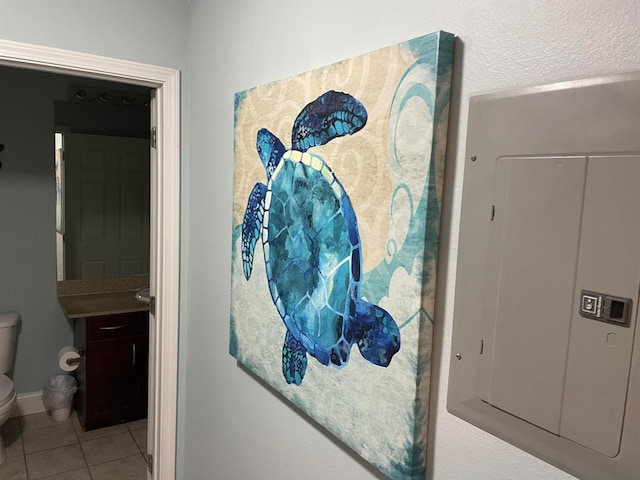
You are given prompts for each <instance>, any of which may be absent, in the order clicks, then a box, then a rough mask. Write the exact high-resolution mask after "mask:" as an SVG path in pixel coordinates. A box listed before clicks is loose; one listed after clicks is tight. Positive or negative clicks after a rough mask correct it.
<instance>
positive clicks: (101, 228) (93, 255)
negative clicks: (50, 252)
mask: <svg viewBox="0 0 640 480" xmlns="http://www.w3.org/2000/svg"><path fill="white" fill-rule="evenodd" d="M64 163H65V193H64V195H65V236H64V245H65V247H64V257H65V264H66V265H65V267H66V268H65V278H67V279H94V278H112V277H124V276H128V275H141V274H148V273H149V140H148V139H140V138H127V137H113V136H105V135H85V134H75V133H67V134H65V135H64Z"/></svg>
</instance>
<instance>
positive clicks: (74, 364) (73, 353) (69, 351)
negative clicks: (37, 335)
mask: <svg viewBox="0 0 640 480" xmlns="http://www.w3.org/2000/svg"><path fill="white" fill-rule="evenodd" d="M80 358H81V355H80V353H79V352H78V350H76V349H75V348H73V347H70V346H66V347H62V348H61V349H60V351H59V352H58V366H59V367H60V370H62V371H64V372H73V371H74V370H76V369H77V368H78V367H79V366H80V362H78V360H79V359H80ZM69 360H71V364H70V362H69Z"/></svg>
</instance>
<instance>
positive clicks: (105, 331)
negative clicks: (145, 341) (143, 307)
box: [87, 313, 140, 341]
mask: <svg viewBox="0 0 640 480" xmlns="http://www.w3.org/2000/svg"><path fill="white" fill-rule="evenodd" d="M139 331H140V315H138V314H131V313H123V314H119V315H118V314H116V315H104V316H100V317H89V318H87V341H91V340H101V339H104V338H115V337H126V336H133V335H137V334H138V332H139Z"/></svg>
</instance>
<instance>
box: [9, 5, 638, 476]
mask: <svg viewBox="0 0 640 480" xmlns="http://www.w3.org/2000/svg"><path fill="white" fill-rule="evenodd" d="M105 6H106V7H107V8H105ZM97 11H100V12H102V17H100V20H99V21H98V22H96V21H95V19H96V15H95V12H97ZM2 12H3V15H2V17H0V38H5V39H12V40H19V41H24V42H31V43H41V44H45V45H49V46H56V47H63V48H68V49H72V50H78V51H87V52H91V53H98V54H103V55H109V56H115V57H119V58H125V59H132V60H138V61H143V62H147V63H156V64H160V65H167V66H171V67H175V68H180V69H181V70H183V71H186V73H187V75H185V76H184V77H183V80H184V82H185V83H184V85H183V92H184V95H183V141H184V143H183V150H182V155H183V163H182V176H183V180H182V186H183V194H182V195H183V196H182V199H183V205H182V213H183V216H182V227H181V228H182V247H181V248H182V250H181V251H182V253H181V259H182V266H181V275H182V278H181V310H182V311H181V319H180V321H181V332H180V333H181V337H180V347H181V350H180V362H181V363H180V396H179V407H180V412H179V431H178V476H177V478H178V479H179V480H209V479H218V478H219V479H225V480H233V479H238V480H246V479H265V480H268V479H274V480H275V479H281V478H297V477H301V476H304V477H305V478H306V479H309V480H311V479H320V478H323V479H324V478H327V477H332V478H338V479H349V480H359V479H362V480H364V479H373V478H379V476H378V474H377V473H376V472H375V471H374V470H372V469H370V468H369V467H367V465H365V464H363V463H362V462H360V461H359V460H358V459H357V458H355V457H354V456H353V455H351V454H350V453H349V451H348V450H346V449H344V448H343V447H342V446H341V445H340V444H339V443H338V442H337V441H335V440H334V439H332V438H331V437H330V436H328V435H326V434H325V433H324V432H323V431H322V429H321V428H319V427H318V426H316V425H314V424H313V423H312V422H310V421H309V420H308V419H306V418H305V417H303V416H302V415H300V414H298V413H297V412H296V411H295V410H294V409H292V408H291V407H290V406H289V405H288V404H287V403H286V402H284V401H283V400H281V399H280V398H279V397H277V396H275V395H274V394H272V393H271V392H270V391H268V390H267V389H266V388H265V387H263V386H262V385H261V384H260V383H259V382H257V381H256V380H255V379H254V378H252V377H251V376H250V375H248V374H247V373H246V372H244V371H243V370H241V369H239V368H238V367H237V365H236V363H235V361H234V360H233V358H232V357H230V356H229V354H228V353H227V350H228V347H227V345H228V333H229V327H228V324H229V269H230V264H229V256H230V255H229V252H230V248H231V235H230V228H229V227H230V225H231V180H232V158H233V152H232V147H233V137H232V133H233V93H235V92H236V91H239V90H243V89H246V88H248V87H252V86H255V85H260V84H263V83H266V82H270V81H273V80H277V79H280V78H283V77H286V76H289V75H292V74H295V73H298V72H301V71H305V70H308V69H310V68H314V67H318V66H322V65H326V64H329V63H332V62H334V61H337V60H341V59H344V58H347V57H350V56H353V55H358V54H362V53H365V52H368V51H371V50H374V49H376V48H380V47H384V46H387V45H390V44H393V43H396V42H399V41H403V40H406V39H409V38H412V37H415V36H418V35H421V34H424V33H428V32H431V31H434V30H438V29H445V30H448V31H451V32H453V33H455V34H456V35H458V36H459V37H460V42H459V44H458V48H457V52H456V54H457V58H456V67H457V74H456V79H455V80H456V88H455V91H454V103H453V111H452V124H451V129H450V131H451V137H450V142H451V143H450V149H449V153H448V162H449V163H448V167H447V168H448V171H447V179H446V183H447V187H448V193H447V203H446V205H445V211H444V222H445V223H444V226H443V235H444V236H443V240H444V248H443V252H442V255H441V257H442V262H441V264H440V270H439V275H440V277H439V281H440V285H441V286H442V287H443V288H441V290H440V293H439V297H438V300H439V306H438V311H439V315H438V323H437V330H436V338H435V342H436V345H435V348H436V350H435V354H434V380H433V382H434V385H433V409H432V412H431V434H432V435H431V444H430V447H429V461H430V465H431V470H432V471H431V475H430V478H434V479H436V480H449V479H455V480H465V479H469V480H471V479H473V480H476V479H492V480H501V479H504V480H507V479H514V478H517V479H519V480H539V479H541V478H544V479H546V480H554V479H555V480H565V479H568V478H571V477H570V476H568V475H566V474H564V473H563V472H561V471H559V470H557V469H555V468H553V467H550V466H549V465H547V464H545V463H543V462H541V461H539V460H537V459H535V458H533V457H531V456H530V455H528V454H525V453H523V452H521V451H520V450H518V449H516V448H514V447H511V446H510V445H508V444H505V443H504V442H502V441H500V440H498V439H496V438H494V437H491V436H490V435H488V434H485V433H484V432H482V431H480V430H478V429H476V428H474V427H472V426H470V425H468V424H466V423H465V422H463V421H461V420H459V419H457V418H455V417H453V416H451V415H449V414H448V413H447V412H446V409H445V402H446V389H447V381H448V380H447V378H448V372H449V355H450V349H451V344H450V336H451V325H452V317H453V297H454V294H455V291H454V285H455V270H456V250H457V243H458V222H459V209H460V186H461V183H462V174H463V165H464V141H465V132H466V125H467V109H468V99H469V96H470V95H473V94H478V93H484V92H488V91H493V90H497V89H503V88H507V87H514V86H524V85H531V84H540V83H545V82H553V81H559V80H566V79H574V78H581V77H586V76H593V75H601V74H609V73H615V72H622V71H629V70H638V69H640V37H638V36H637V33H636V27H637V25H638V24H640V9H639V8H638V6H637V2H636V0H612V1H609V2H601V1H600V0H564V1H562V2H552V1H548V0H531V1H529V2H512V1H507V0H487V1H485V2H476V1H471V0H460V1H455V2H452V1H451V0H431V1H429V2H425V1H422V0H396V1H394V2H389V1H386V0H368V1H365V0H360V1H357V0H353V1H351V2H345V1H338V0H328V1H325V2H322V3H318V2H299V1H298V2H294V1H292V0H272V1H270V2H258V1H253V2H251V1H248V0H238V1H235V2H219V1H216V0H191V1H190V2H188V3H187V2H186V0H173V1H170V0H157V1H154V0H137V1H133V0H115V1H110V2H102V1H98V0H85V1H80V0H75V1H74V0H61V1H58V2H41V1H34V0H31V1H22V2H9V1H5V2H3V4H2ZM124 12H127V14H126V15H125V14H123V13H124ZM187 15H188V17H187ZM187 22H188V24H187ZM60 26H63V28H61V27H60ZM187 32H188V35H189V38H188V47H187V39H186V37H185V36H186V35H187ZM187 53H188V65H187ZM0 141H1V140H0ZM0 155H2V154H0ZM0 175H1V173H0Z"/></svg>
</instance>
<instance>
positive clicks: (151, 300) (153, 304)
mask: <svg viewBox="0 0 640 480" xmlns="http://www.w3.org/2000/svg"><path fill="white" fill-rule="evenodd" d="M149 313H150V314H151V315H153V316H154V317H155V315H156V297H155V296H153V297H149Z"/></svg>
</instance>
